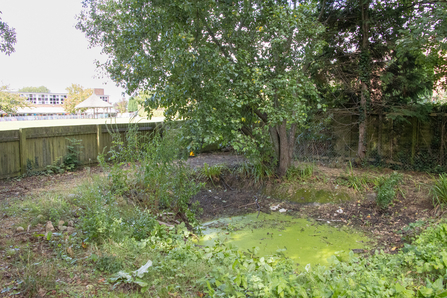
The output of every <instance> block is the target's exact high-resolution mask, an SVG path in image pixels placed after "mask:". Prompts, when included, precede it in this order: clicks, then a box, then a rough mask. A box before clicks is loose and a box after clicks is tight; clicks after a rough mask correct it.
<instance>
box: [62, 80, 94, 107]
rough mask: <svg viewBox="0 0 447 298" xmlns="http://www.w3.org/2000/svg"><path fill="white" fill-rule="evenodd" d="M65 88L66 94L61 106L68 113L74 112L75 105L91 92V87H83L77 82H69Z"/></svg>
mask: <svg viewBox="0 0 447 298" xmlns="http://www.w3.org/2000/svg"><path fill="white" fill-rule="evenodd" d="M65 90H67V92H68V95H67V98H66V99H65V100H64V105H63V107H64V110H65V111H66V112H67V113H70V114H75V113H76V109H75V107H76V106H77V105H78V104H80V103H81V102H83V101H84V100H86V99H87V98H88V97H89V96H90V95H92V94H93V89H84V87H82V86H81V85H79V84H71V86H70V87H67V88H66V89H65Z"/></svg>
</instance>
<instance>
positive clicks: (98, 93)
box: [93, 88, 104, 95]
mask: <svg viewBox="0 0 447 298" xmlns="http://www.w3.org/2000/svg"><path fill="white" fill-rule="evenodd" d="M93 93H94V94H96V95H104V89H103V88H95V89H93Z"/></svg>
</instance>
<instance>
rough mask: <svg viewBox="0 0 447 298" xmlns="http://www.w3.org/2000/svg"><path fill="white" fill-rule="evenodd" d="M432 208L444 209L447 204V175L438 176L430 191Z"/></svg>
mask: <svg viewBox="0 0 447 298" xmlns="http://www.w3.org/2000/svg"><path fill="white" fill-rule="evenodd" d="M430 192H431V194H432V196H433V206H435V207H436V206H441V207H444V206H445V205H446V204H447V174H441V175H439V177H438V179H437V180H436V181H435V184H434V185H433V187H432V189H431V191H430Z"/></svg>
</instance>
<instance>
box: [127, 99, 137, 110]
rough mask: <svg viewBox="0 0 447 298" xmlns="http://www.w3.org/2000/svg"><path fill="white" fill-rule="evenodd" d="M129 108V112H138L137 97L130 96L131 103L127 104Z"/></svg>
mask: <svg viewBox="0 0 447 298" xmlns="http://www.w3.org/2000/svg"><path fill="white" fill-rule="evenodd" d="M127 110H128V111H129V112H136V111H138V102H137V100H136V99H135V97H133V96H132V97H131V98H129V104H128V105H127Z"/></svg>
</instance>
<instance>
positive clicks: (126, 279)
mask: <svg viewBox="0 0 447 298" xmlns="http://www.w3.org/2000/svg"><path fill="white" fill-rule="evenodd" d="M151 266H152V261H150V260H149V261H147V263H146V264H145V265H143V266H141V267H140V268H139V269H138V270H135V271H133V272H131V273H127V272H125V271H120V272H118V273H117V274H116V275H115V276H114V277H111V278H109V281H110V282H112V283H114V284H115V286H117V285H119V284H121V283H127V284H133V283H135V284H137V285H139V286H140V287H141V293H144V292H146V291H147V289H148V286H149V284H148V283H147V282H144V281H143V280H142V278H143V276H144V274H145V273H147V271H148V269H149V267H151Z"/></svg>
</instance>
